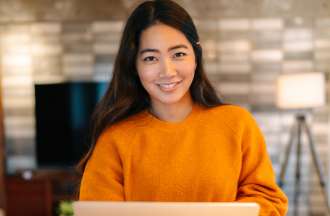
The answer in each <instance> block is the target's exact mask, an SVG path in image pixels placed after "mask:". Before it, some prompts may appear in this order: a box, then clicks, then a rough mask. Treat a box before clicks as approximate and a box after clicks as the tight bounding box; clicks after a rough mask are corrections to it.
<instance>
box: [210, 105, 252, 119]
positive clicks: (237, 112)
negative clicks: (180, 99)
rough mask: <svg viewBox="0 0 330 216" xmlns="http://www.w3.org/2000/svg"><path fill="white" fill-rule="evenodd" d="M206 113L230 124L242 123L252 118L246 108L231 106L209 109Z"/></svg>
mask: <svg viewBox="0 0 330 216" xmlns="http://www.w3.org/2000/svg"><path fill="white" fill-rule="evenodd" d="M206 112H207V113H208V114H210V115H212V116H214V115H216V116H219V117H221V118H222V119H224V120H228V121H231V122H241V121H243V122H244V121H246V120H249V119H251V118H253V117H252V114H251V113H250V112H249V111H248V110H247V109H246V108H244V107H241V106H238V105H231V104H224V105H220V106H217V107H213V108H209V109H207V110H206Z"/></svg>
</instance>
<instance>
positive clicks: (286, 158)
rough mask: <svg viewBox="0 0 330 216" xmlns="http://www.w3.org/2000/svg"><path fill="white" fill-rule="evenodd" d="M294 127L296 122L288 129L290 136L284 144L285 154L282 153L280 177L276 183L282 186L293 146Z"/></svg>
mask: <svg viewBox="0 0 330 216" xmlns="http://www.w3.org/2000/svg"><path fill="white" fill-rule="evenodd" d="M295 129H296V124H293V125H292V127H291V129H290V135H289V136H290V137H289V142H288V144H287V146H286V149H285V155H284V162H283V164H282V165H281V170H280V179H279V181H278V185H279V186H280V187H281V188H282V187H283V186H284V184H285V180H284V179H285V174H286V169H287V167H288V163H289V156H290V152H291V151H292V146H293V141H294V135H295Z"/></svg>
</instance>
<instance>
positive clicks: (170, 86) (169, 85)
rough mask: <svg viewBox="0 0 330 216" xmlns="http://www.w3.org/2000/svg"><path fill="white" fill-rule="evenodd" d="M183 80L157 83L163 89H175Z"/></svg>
mask: <svg viewBox="0 0 330 216" xmlns="http://www.w3.org/2000/svg"><path fill="white" fill-rule="evenodd" d="M181 82H182V81H179V82H172V83H161V84H157V85H158V86H159V87H160V88H161V89H162V90H164V91H171V90H174V89H175V87H176V86H177V85H178V84H180V83H181Z"/></svg>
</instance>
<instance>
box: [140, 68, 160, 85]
mask: <svg viewBox="0 0 330 216" xmlns="http://www.w3.org/2000/svg"><path fill="white" fill-rule="evenodd" d="M137 70H138V75H139V78H140V81H141V83H142V84H143V85H144V86H145V85H146V84H148V83H149V82H152V81H154V80H155V79H156V75H157V67H155V66H150V65H148V66H138V67H137Z"/></svg>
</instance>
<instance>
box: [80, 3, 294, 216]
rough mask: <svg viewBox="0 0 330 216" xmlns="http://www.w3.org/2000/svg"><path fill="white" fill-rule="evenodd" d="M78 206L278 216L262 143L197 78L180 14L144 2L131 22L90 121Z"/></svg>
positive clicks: (195, 57) (192, 35)
mask: <svg viewBox="0 0 330 216" xmlns="http://www.w3.org/2000/svg"><path fill="white" fill-rule="evenodd" d="M93 126H94V128H93V137H92V138H93V140H92V143H93V144H94V145H93V147H92V148H91V149H90V151H89V153H88V155H87V156H86V157H85V159H84V160H83V161H82V163H81V166H82V167H84V174H83V177H82V181H81V188H80V200H126V201H133V200H134V201H214V202H225V201H240V202H257V203H259V204H260V206H261V214H260V215H263V216H266V215H267V216H270V215H272V216H274V215H285V214H286V211H287V202H288V201H287V198H286V196H285V195H284V193H283V192H282V191H281V190H280V189H279V187H278V186H277V185H276V182H275V175H274V172H273V170H272V165H271V161H270V159H269V156H268V155H267V150H266V145H265V142H264V139H263V136H262V134H261V132H260V130H259V128H258V126H257V124H256V122H255V120H254V119H253V117H252V116H251V114H250V113H249V112H247V111H246V110H245V109H243V108H240V107H238V106H233V105H226V104H224V103H223V102H222V101H221V100H220V99H219V98H218V97H217V95H216V92H215V90H214V89H213V88H212V86H211V85H210V82H209V81H208V79H207V78H206V76H205V73H204V69H203V65H202V48H201V45H200V43H199V38H198V35H197V31H196V28H195V26H194V24H193V22H192V19H191V17H190V16H189V15H188V13H187V12H186V11H185V10H184V9H183V8H181V7H180V6H179V5H177V4H176V3H174V2H172V1H165V0H159V1H147V2H144V3H142V4H140V5H139V6H138V7H137V8H136V9H135V10H134V11H133V13H132V14H131V15H130V17H129V19H128V21H127V23H126V26H125V29H124V32H123V36H122V39H121V42H120V48H119V51H118V55H117V58H116V61H115V66H114V72H113V78H112V81H111V83H110V86H109V89H108V90H107V92H106V94H105V96H104V98H103V99H102V101H101V102H100V104H99V105H98V107H97V109H96V111H95V114H94V119H93Z"/></svg>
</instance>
